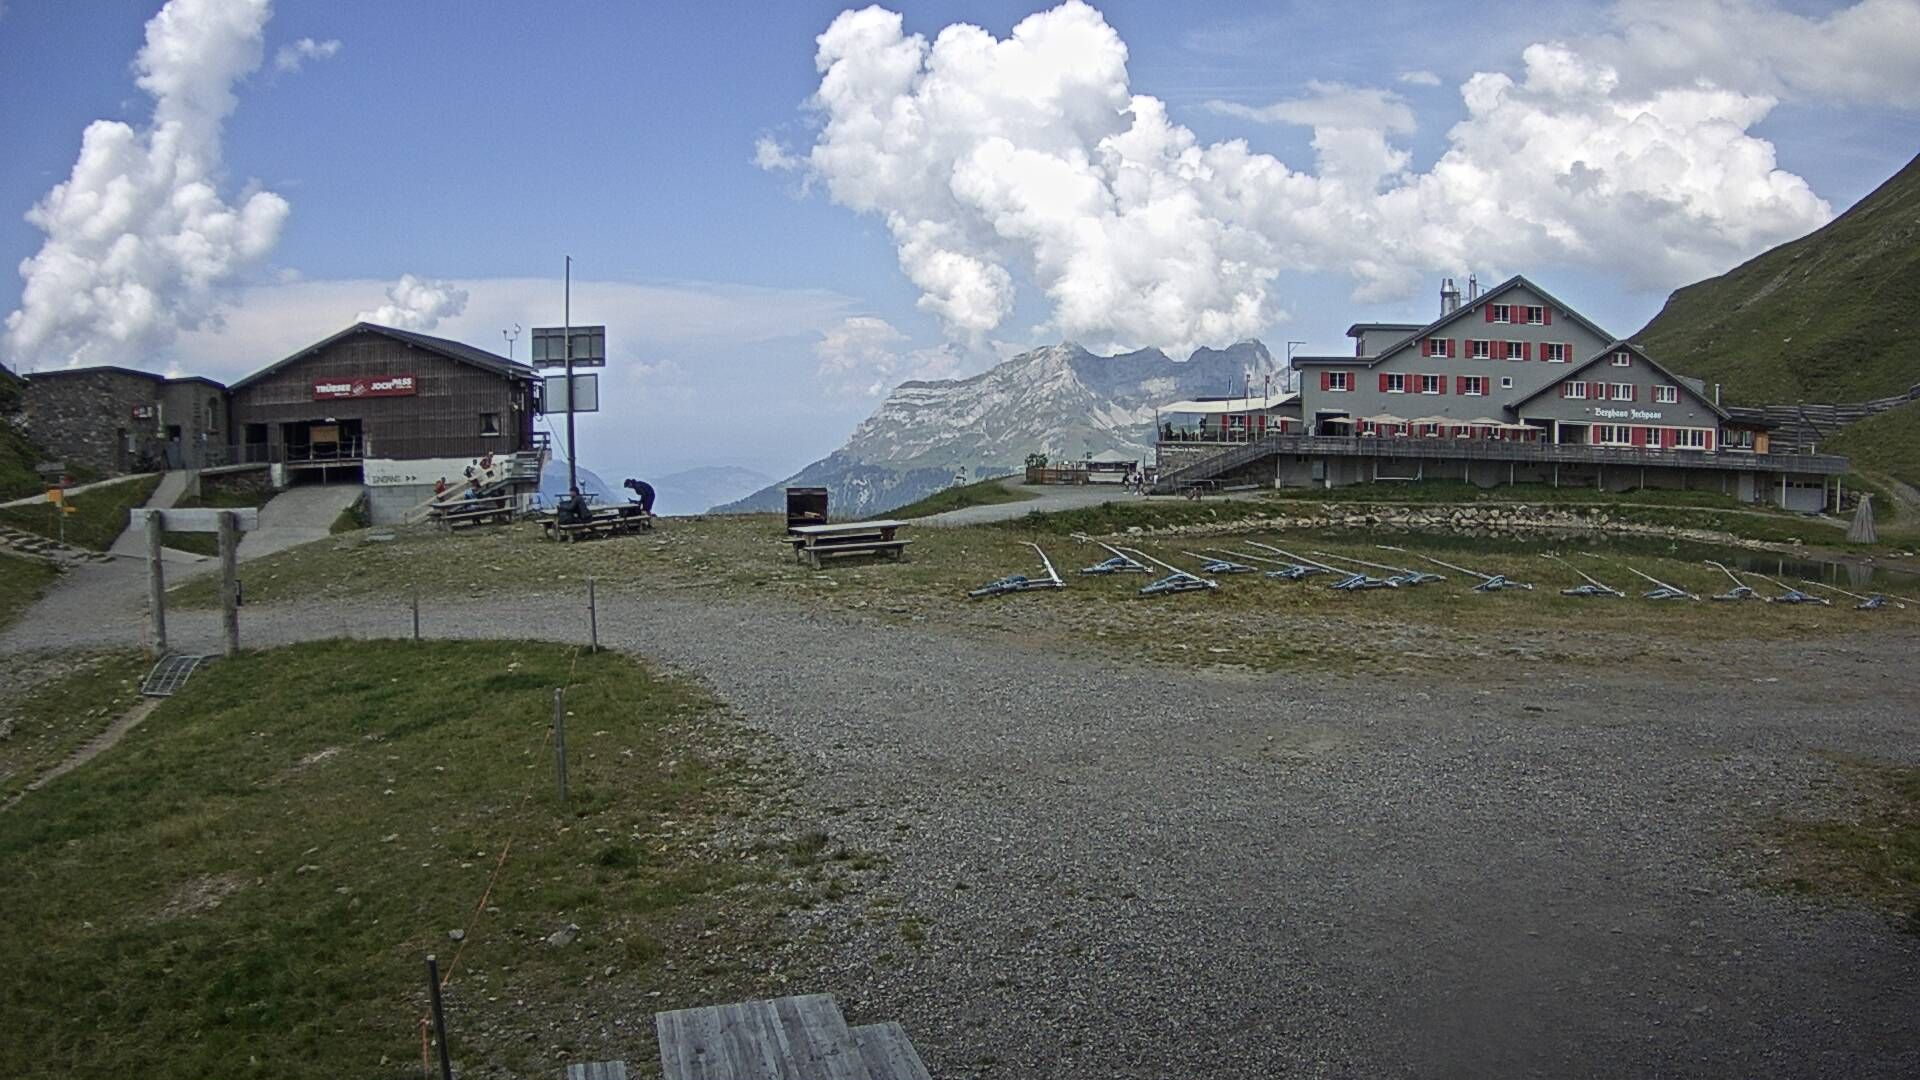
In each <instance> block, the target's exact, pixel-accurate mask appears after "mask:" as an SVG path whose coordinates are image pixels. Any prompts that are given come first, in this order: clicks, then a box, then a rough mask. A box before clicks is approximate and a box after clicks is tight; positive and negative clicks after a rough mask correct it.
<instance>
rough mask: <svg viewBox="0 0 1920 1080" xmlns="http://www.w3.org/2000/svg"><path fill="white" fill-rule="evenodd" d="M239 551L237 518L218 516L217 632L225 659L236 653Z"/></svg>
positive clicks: (224, 513) (229, 513)
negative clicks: (223, 640) (222, 638)
mask: <svg viewBox="0 0 1920 1080" xmlns="http://www.w3.org/2000/svg"><path fill="white" fill-rule="evenodd" d="M239 547H240V515H238V514H236V513H234V512H233V511H231V510H222V511H221V512H220V628H221V630H222V631H223V632H224V636H225V637H226V646H227V655H228V656H233V655H235V654H237V653H238V652H239V651H240V574H239V568H238V564H237V562H236V560H237V559H238V558H239V556H238V554H237V552H238V550H239Z"/></svg>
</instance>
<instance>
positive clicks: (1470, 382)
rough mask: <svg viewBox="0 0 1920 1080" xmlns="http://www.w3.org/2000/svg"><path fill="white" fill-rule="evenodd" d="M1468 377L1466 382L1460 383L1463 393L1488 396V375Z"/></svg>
mask: <svg viewBox="0 0 1920 1080" xmlns="http://www.w3.org/2000/svg"><path fill="white" fill-rule="evenodd" d="M1466 379H1467V381H1466V382H1464V383H1462V384H1460V393H1461V394H1463V395H1464V396H1466V397H1486V396H1487V377H1486V376H1485V375H1468V376H1467V377H1466Z"/></svg>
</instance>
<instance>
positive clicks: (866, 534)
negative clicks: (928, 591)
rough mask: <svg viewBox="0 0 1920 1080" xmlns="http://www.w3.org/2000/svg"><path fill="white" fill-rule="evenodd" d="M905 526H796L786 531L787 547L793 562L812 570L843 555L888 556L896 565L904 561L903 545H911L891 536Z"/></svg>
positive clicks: (890, 523)
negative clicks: (788, 546)
mask: <svg viewBox="0 0 1920 1080" xmlns="http://www.w3.org/2000/svg"><path fill="white" fill-rule="evenodd" d="M905 524H906V522H904V521H894V520H891V519H886V520H881V521H843V522H840V523H838V524H834V525H796V526H793V527H792V528H790V529H788V530H787V534H788V535H787V543H789V544H792V545H793V556H794V558H795V559H796V560H798V561H800V562H810V563H812V564H813V568H814V569H816V570H818V569H819V568H820V565H821V563H822V562H823V561H824V560H826V559H832V558H838V557H840V556H843V555H891V556H893V558H894V560H895V561H896V562H897V561H899V560H901V559H904V558H905V557H906V549H907V545H908V544H911V543H913V541H911V540H901V539H899V538H898V537H897V536H896V535H895V534H896V533H898V532H899V531H900V528H901V527H902V526H904V525H905Z"/></svg>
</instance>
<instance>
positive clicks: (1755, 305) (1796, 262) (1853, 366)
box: [1634, 158, 1920, 404]
mask: <svg viewBox="0 0 1920 1080" xmlns="http://www.w3.org/2000/svg"><path fill="white" fill-rule="evenodd" d="M1634 340H1635V341H1636V342H1638V343H1639V344H1641V345H1643V346H1645V347H1646V348H1647V349H1648V351H1650V352H1651V353H1652V354H1653V355H1654V356H1656V357H1658V358H1659V359H1660V360H1661V362H1662V363H1665V364H1667V365H1668V366H1670V367H1672V368H1674V369H1675V370H1677V371H1680V372H1683V373H1685V374H1688V375H1694V376H1698V377H1699V378H1702V379H1705V380H1706V381H1707V382H1709V383H1715V382H1717V383H1722V384H1724V385H1725V387H1726V393H1727V395H1728V399H1729V400H1731V401H1733V402H1735V403H1738V404H1765V403H1772V402H1795V401H1816V402H1845V401H1861V400H1866V399H1869V398H1877V397H1887V396H1890V395H1893V394H1898V393H1902V392H1904V391H1905V390H1906V389H1907V388H1908V387H1910V386H1912V385H1913V384H1914V383H1917V382H1920V158H1915V159H1914V160H1913V161H1911V162H1908V163H1907V166H1906V167H1905V168H1903V169H1901V170H1900V171H1899V172H1898V173H1896V174H1894V176H1893V177H1892V179H1889V180H1888V181H1887V182H1886V183H1884V184H1882V185H1880V187H1879V188H1878V189H1877V190H1875V191H1874V192H1873V193H1872V194H1871V195H1868V196H1867V197H1866V198H1864V199H1862V200H1860V202H1859V203H1857V204H1856V205H1855V206H1854V207H1853V208H1852V209H1850V210H1848V211H1847V212H1846V213H1844V214H1842V215H1840V216H1839V217H1837V218H1835V219H1834V220H1833V221H1831V222H1829V223H1828V224H1827V225H1826V226H1824V227H1823V228H1821V229H1819V230H1817V231H1816V232H1814V233H1812V234H1810V235H1808V236H1805V237H1802V238H1800V239H1799V240H1795V241H1793V242H1792V243H1789V244H1782V245H1781V246H1779V247H1777V248H1774V249H1773V250H1771V251H1768V252H1766V253H1764V254H1762V255H1759V256H1757V257H1756V258H1754V259H1752V260H1750V261H1748V262H1747V263H1745V264H1743V265H1741V266H1739V267H1736V268H1735V269H1733V270H1731V271H1729V272H1728V273H1725V274H1722V275H1721V276H1719V277H1717V278H1710V279H1708V280H1706V281H1702V282H1699V283H1697V284H1694V285H1689V286H1687V287H1686V288H1684V289H1680V290H1679V291H1677V292H1675V293H1674V294H1673V295H1672V296H1671V297H1669V298H1668V299H1667V305H1666V307H1665V308H1663V309H1662V310H1661V312H1660V314H1659V315H1657V316H1655V317H1654V319H1653V321H1652V322H1650V323H1648V324H1647V325H1646V327H1645V328H1644V329H1642V330H1641V331H1640V332H1639V333H1638V334H1636V335H1634Z"/></svg>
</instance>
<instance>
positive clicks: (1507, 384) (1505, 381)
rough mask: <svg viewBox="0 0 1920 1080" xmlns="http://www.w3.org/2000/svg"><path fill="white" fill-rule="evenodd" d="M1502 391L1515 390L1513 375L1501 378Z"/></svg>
mask: <svg viewBox="0 0 1920 1080" xmlns="http://www.w3.org/2000/svg"><path fill="white" fill-rule="evenodd" d="M1500 389H1502V390H1511V389H1513V376H1511V375H1502V376H1500Z"/></svg>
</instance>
